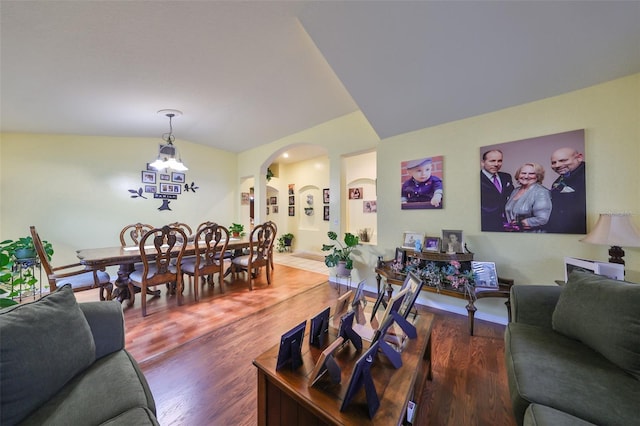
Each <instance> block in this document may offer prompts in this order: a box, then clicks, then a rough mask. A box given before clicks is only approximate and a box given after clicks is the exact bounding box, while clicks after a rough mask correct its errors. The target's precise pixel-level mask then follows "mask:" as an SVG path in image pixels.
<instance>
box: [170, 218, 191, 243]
mask: <svg viewBox="0 0 640 426" xmlns="http://www.w3.org/2000/svg"><path fill="white" fill-rule="evenodd" d="M167 226H170V227H172V228H179V229H180V230H182V231H183V232H184V233H185V235H186V236H187V240H185V241H188V240H189V239H190V237H193V230H192V229H191V227H190V226H189V225H187V224H186V223H182V222H173V223H170V224H168V225H167Z"/></svg>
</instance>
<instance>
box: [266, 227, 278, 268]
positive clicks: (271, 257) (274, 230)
mask: <svg viewBox="0 0 640 426" xmlns="http://www.w3.org/2000/svg"><path fill="white" fill-rule="evenodd" d="M266 223H268V224H269V225H271V226H273V240H274V242H275V239H276V236H277V235H278V225H276V223H275V222H274V221H272V220H268V221H267V222H266ZM274 245H275V244H274ZM269 261H270V263H271V270H273V269H274V268H273V245H272V246H271V253H269Z"/></svg>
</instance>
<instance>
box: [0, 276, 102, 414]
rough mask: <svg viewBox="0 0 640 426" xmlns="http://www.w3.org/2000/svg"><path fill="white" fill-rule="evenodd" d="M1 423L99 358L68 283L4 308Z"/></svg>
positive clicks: (31, 408) (0, 329)
mask: <svg viewBox="0 0 640 426" xmlns="http://www.w3.org/2000/svg"><path fill="white" fill-rule="evenodd" d="M0 336H2V345H0V424H15V423H18V422H19V421H20V420H22V419H23V418H25V417H26V416H27V415H28V414H29V413H30V412H32V411H34V410H35V409H36V408H37V407H39V406H41V405H42V404H43V403H45V402H46V401H47V400H48V399H50V398H51V397H52V396H53V395H54V394H55V393H57V392H58V391H59V390H60V388H62V387H63V386H64V385H65V384H66V383H67V382H68V381H69V380H71V379H72V378H73V377H74V376H75V375H76V374H78V373H79V372H81V371H83V370H84V369H86V368H87V367H88V366H89V365H91V364H92V363H93V361H94V360H95V343H94V340H93V335H92V334H91V329H90V328H89V324H88V323H87V320H86V319H85V317H84V314H83V313H82V311H81V310H80V307H79V306H78V303H77V302H76V298H75V296H74V294H73V290H72V289H71V285H70V284H66V285H64V286H62V287H60V288H59V289H58V290H57V291H55V292H53V293H51V294H49V295H47V296H44V297H43V298H41V299H39V300H37V301H35V302H32V303H25V304H21V305H14V306H12V307H10V308H6V309H3V310H0Z"/></svg>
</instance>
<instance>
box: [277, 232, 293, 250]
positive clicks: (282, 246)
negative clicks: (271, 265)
mask: <svg viewBox="0 0 640 426" xmlns="http://www.w3.org/2000/svg"><path fill="white" fill-rule="evenodd" d="M293 238H294V237H293V234H292V233H290V232H288V233H286V234H282V235H280V237H279V238H278V247H277V249H278V252H279V253H282V252H283V251H285V250H286V249H287V247H291V241H293Z"/></svg>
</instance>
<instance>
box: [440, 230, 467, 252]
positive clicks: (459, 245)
mask: <svg viewBox="0 0 640 426" xmlns="http://www.w3.org/2000/svg"><path fill="white" fill-rule="evenodd" d="M441 251H443V252H445V253H449V254H454V253H464V235H463V232H462V230H461V229H443V230H442V248H441Z"/></svg>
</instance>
